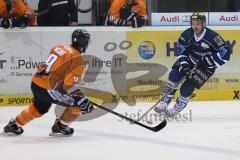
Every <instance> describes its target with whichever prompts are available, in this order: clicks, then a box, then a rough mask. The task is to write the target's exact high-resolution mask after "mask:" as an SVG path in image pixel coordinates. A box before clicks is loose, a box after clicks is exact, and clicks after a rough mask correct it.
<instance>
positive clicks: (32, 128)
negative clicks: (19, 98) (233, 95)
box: [0, 101, 240, 160]
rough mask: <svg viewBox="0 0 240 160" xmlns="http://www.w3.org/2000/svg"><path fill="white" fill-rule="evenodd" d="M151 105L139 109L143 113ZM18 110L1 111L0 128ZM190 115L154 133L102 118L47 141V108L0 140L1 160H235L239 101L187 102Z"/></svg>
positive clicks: (239, 153)
mask: <svg viewBox="0 0 240 160" xmlns="http://www.w3.org/2000/svg"><path fill="white" fill-rule="evenodd" d="M151 105H152V104H139V106H145V108H144V110H147V109H148V107H150V106H151ZM146 106H147V107H146ZM23 108H24V107H0V129H1V130H2V128H3V127H4V126H5V125H6V124H7V123H8V121H9V119H10V118H11V117H15V116H16V115H17V114H18V113H19V112H20V111H21V110H22V109H23ZM52 108H54V107H52ZM118 108H120V109H118ZM118 108H117V109H115V111H117V112H120V111H123V110H122V109H121V108H124V109H125V110H124V111H128V110H129V112H130V111H131V112H132V111H133V110H136V109H134V108H130V107H126V106H124V105H121V106H120V107H118ZM128 108H129V109H128ZM190 110H191V114H192V115H191V120H190V116H189V115H188V116H189V117H188V120H187V121H185V122H182V121H178V120H174V121H171V122H169V123H168V125H167V126H166V127H165V129H163V130H162V131H160V132H156V133H153V132H151V131H149V130H146V129H144V128H142V127H139V126H137V125H131V124H129V123H128V122H121V121H120V118H118V117H116V116H114V115H112V114H107V115H105V116H102V117H100V118H98V119H94V120H90V121H84V122H75V123H73V125H72V127H74V128H75V133H74V135H73V136H72V137H60V138H55V137H49V136H48V134H49V132H50V128H51V126H52V124H53V122H54V120H55V115H54V112H53V109H51V110H50V112H49V113H47V114H46V115H44V116H43V117H41V118H39V119H35V120H34V121H33V122H31V123H29V124H28V125H27V126H25V127H24V134H23V135H21V136H17V137H6V136H3V135H0V160H16V159H20V160H72V159H77V160H78V159H79V160H85V159H89V160H97V159H99V160H100V159H101V160H129V159H136V160H173V159H174V160H239V159H240V101H225V102H191V103H189V105H188V107H187V109H186V110H185V111H184V112H185V113H186V114H188V113H190ZM142 113H144V111H142Z"/></svg>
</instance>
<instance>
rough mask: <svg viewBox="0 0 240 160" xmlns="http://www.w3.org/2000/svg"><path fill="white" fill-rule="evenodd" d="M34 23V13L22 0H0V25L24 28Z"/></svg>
mask: <svg viewBox="0 0 240 160" xmlns="http://www.w3.org/2000/svg"><path fill="white" fill-rule="evenodd" d="M29 25H30V26H35V25H36V15H35V13H34V11H33V9H31V8H30V7H28V6H27V5H25V4H24V3H23V1H22V0H0V27H3V28H13V27H20V28H25V27H27V26H29Z"/></svg>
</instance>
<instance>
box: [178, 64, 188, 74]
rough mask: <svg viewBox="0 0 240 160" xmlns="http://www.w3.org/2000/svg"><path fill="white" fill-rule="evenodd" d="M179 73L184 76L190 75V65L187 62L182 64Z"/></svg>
mask: <svg viewBox="0 0 240 160" xmlns="http://www.w3.org/2000/svg"><path fill="white" fill-rule="evenodd" d="M178 71H179V72H180V73H181V74H183V75H186V74H189V73H190V65H189V64H188V63H187V62H180V66H179V69H178Z"/></svg>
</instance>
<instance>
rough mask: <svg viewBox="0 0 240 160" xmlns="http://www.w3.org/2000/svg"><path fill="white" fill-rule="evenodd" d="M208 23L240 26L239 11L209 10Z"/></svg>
mask: <svg viewBox="0 0 240 160" xmlns="http://www.w3.org/2000/svg"><path fill="white" fill-rule="evenodd" d="M209 25H215V26H240V12H209Z"/></svg>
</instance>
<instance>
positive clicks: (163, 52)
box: [126, 30, 240, 100]
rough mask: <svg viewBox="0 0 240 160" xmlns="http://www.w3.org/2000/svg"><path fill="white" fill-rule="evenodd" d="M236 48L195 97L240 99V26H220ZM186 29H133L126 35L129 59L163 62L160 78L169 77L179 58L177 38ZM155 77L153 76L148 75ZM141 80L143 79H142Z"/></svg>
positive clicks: (202, 98) (231, 44) (150, 62)
mask: <svg viewBox="0 0 240 160" xmlns="http://www.w3.org/2000/svg"><path fill="white" fill-rule="evenodd" d="M216 31H217V32H218V33H219V34H220V35H221V36H222V37H223V38H224V39H225V41H226V43H227V44H228V45H229V46H230V47H231V48H232V50H233V53H232V54H231V59H230V61H229V62H228V63H227V64H225V65H223V66H222V67H221V68H218V69H217V71H216V72H215V74H214V75H213V76H212V77H211V78H210V79H209V81H208V82H207V83H206V84H205V85H204V86H203V87H202V88H201V89H200V90H196V91H195V94H196V96H195V97H194V98H193V100H232V99H236V100H239V99H240V98H239V97H240V96H239V90H240V70H239V66H240V36H239V35H240V30H216ZM181 33H182V31H134V32H132V31H129V32H127V36H126V39H127V41H130V42H132V43H133V45H132V47H131V48H129V49H128V55H127V56H128V63H144V64H152V63H154V64H156V63H157V64H160V65H163V66H165V67H166V68H167V72H165V73H163V75H162V76H161V77H159V80H163V81H165V80H166V79H167V77H168V73H169V71H171V67H172V65H173V64H174V62H175V61H176V59H177V58H176V53H177V40H178V38H179V36H180V34H181ZM148 78H149V79H151V77H148ZM138 81H139V80H138Z"/></svg>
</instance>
